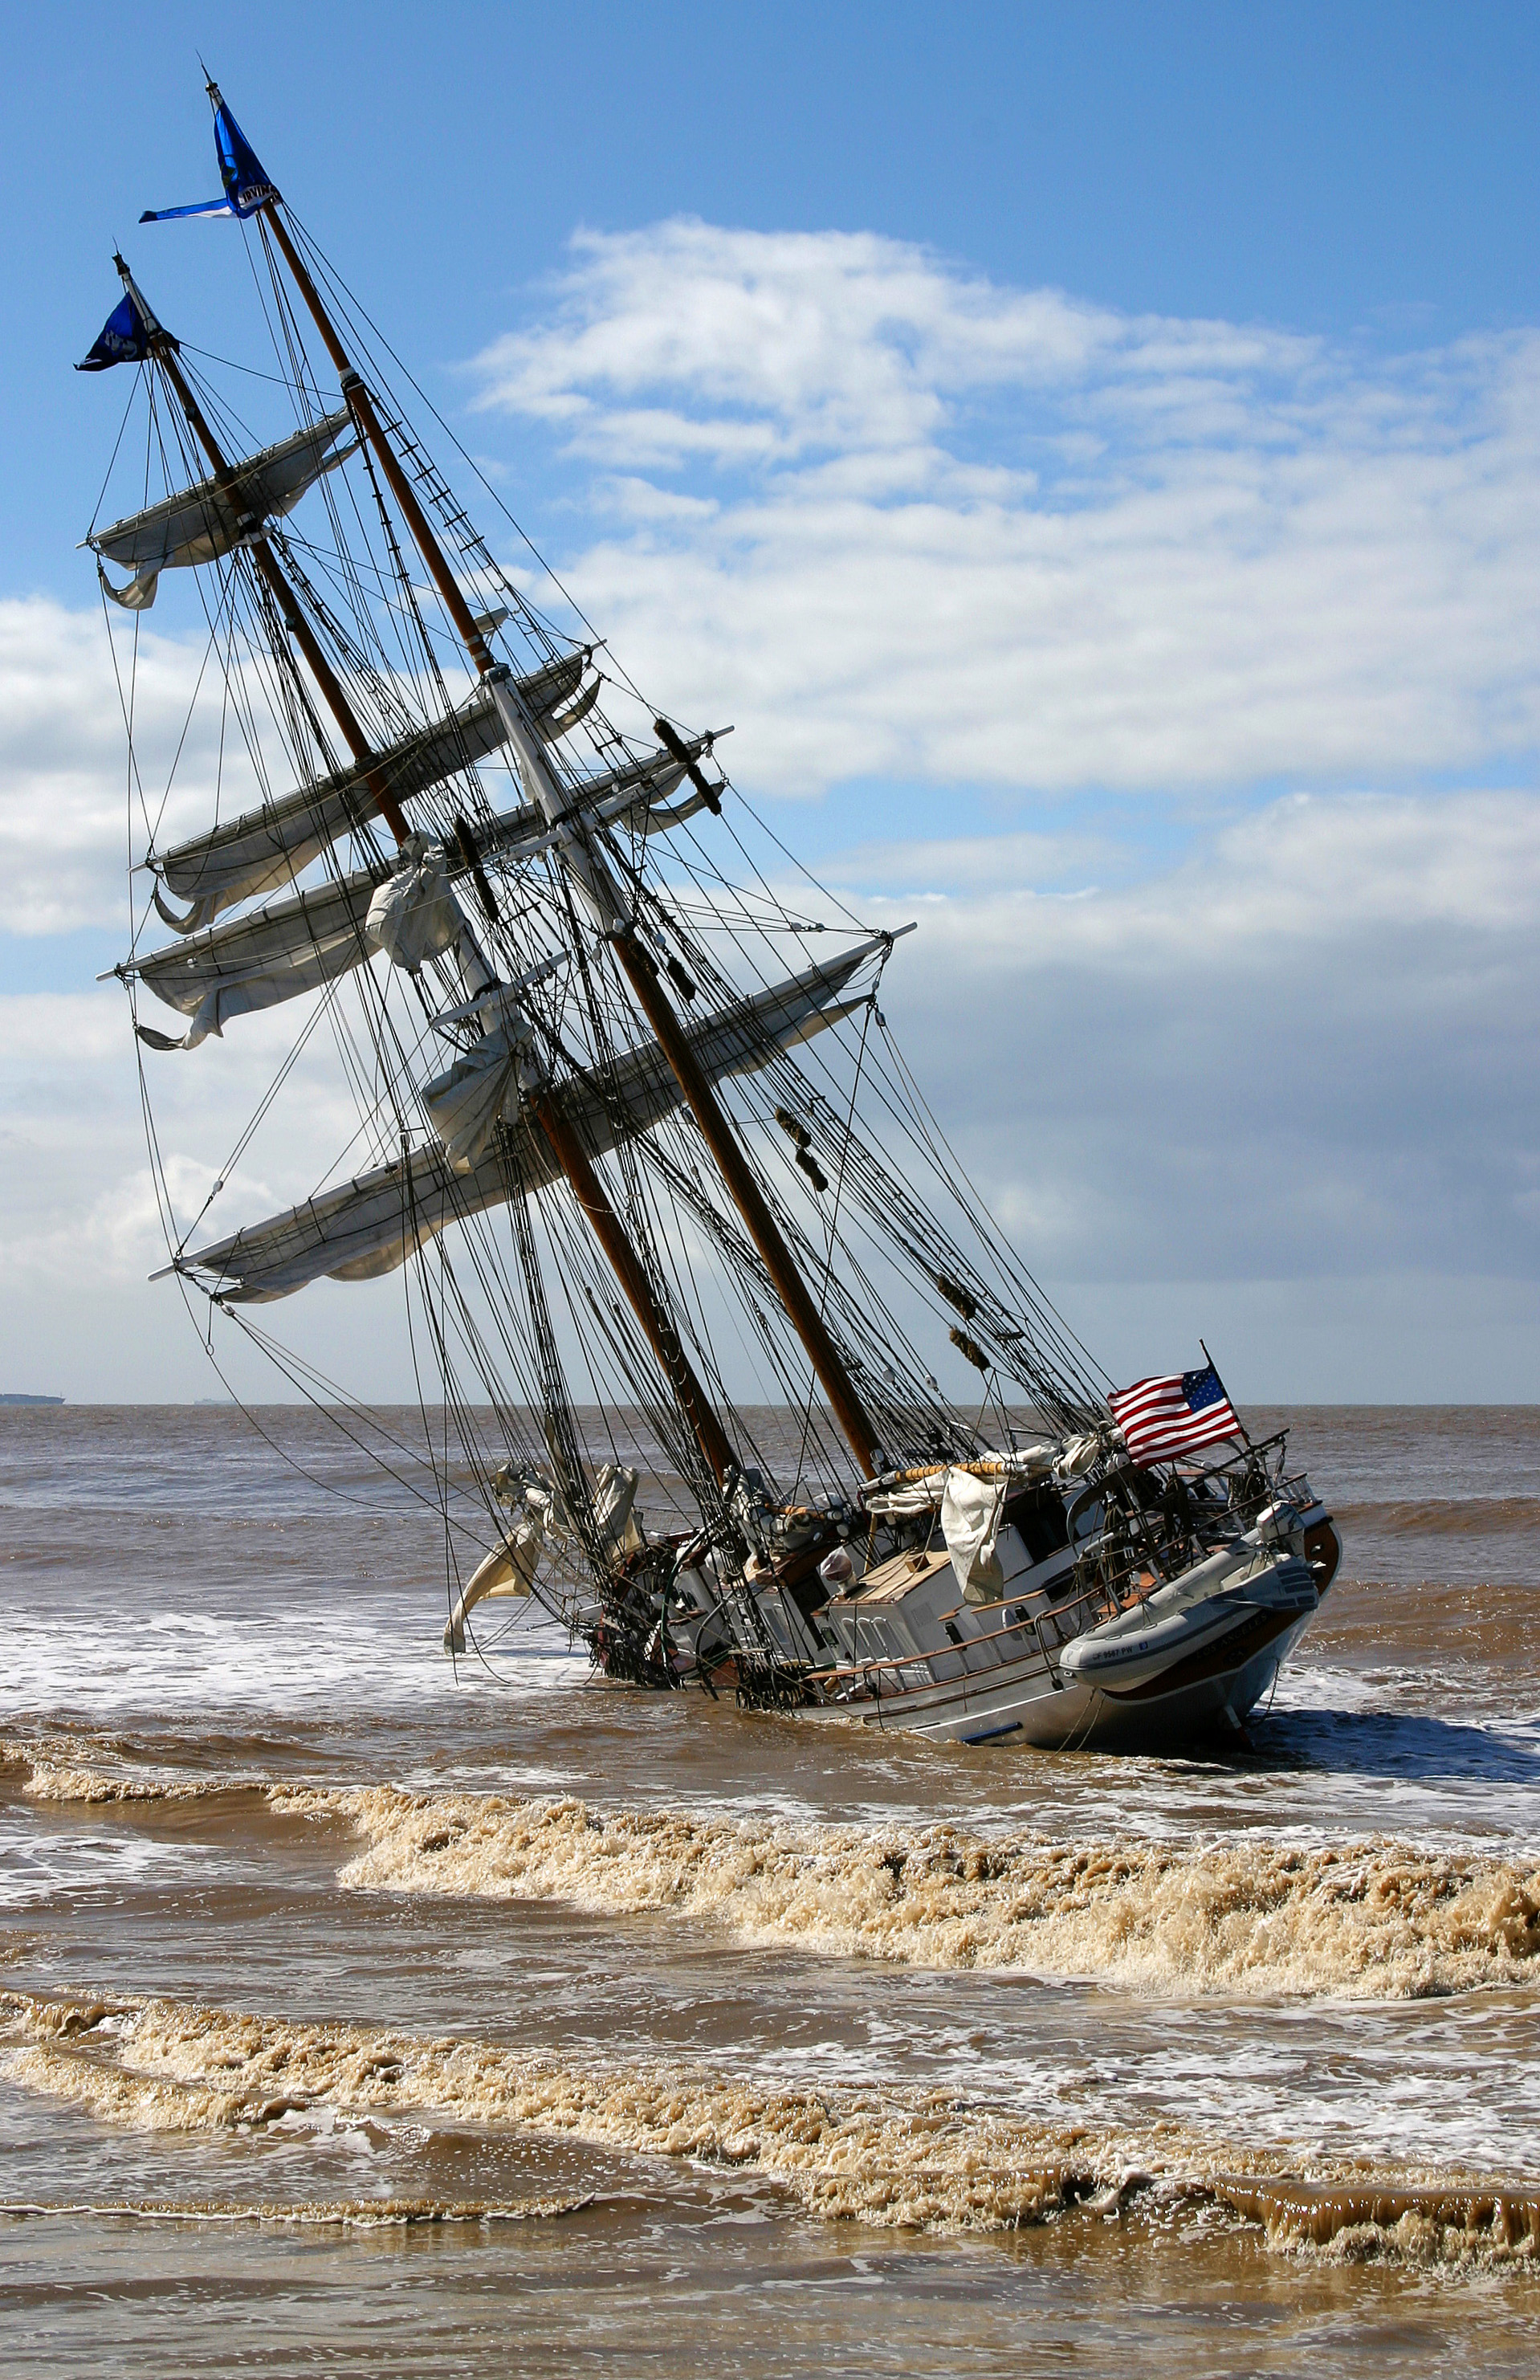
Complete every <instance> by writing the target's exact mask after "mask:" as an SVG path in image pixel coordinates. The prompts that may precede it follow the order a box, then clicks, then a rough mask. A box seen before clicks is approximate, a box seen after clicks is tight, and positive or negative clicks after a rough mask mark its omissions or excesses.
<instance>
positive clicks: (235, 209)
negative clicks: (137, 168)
mask: <svg viewBox="0 0 1540 2380" xmlns="http://www.w3.org/2000/svg"><path fill="white" fill-rule="evenodd" d="M214 147H215V149H216V151H217V152H218V154H219V178H220V180H221V181H222V182H223V183H224V197H223V198H219V199H202V200H199V202H198V203H197V205H195V206H190V207H160V208H154V207H147V208H146V209H145V211H144V212H143V214H141V215H140V217H139V221H140V223H174V222H176V219H177V218H178V217H179V216H183V215H239V216H241V217H245V216H247V215H254V214H255V213H256V212H257V210H258V208H259V207H265V206H266V205H267V204H268V202H269V200H273V199H276V198H277V196H278V191H277V188H276V187H275V186H274V184H273V183H272V182H270V181H269V180H268V178H267V176H266V175H265V174H264V173H263V171H262V168H261V164H260V162H259V160H258V158H257V155H256V152H255V151H254V150H253V149H252V147H251V143H250V142H249V140H248V139H247V137H246V135H245V133H244V132H243V131H242V130H241V128H240V126H239V125H238V124H237V123H236V119H235V117H234V116H233V115H231V113H230V111H229V109H228V108H227V107H226V106H225V104H224V101H223V100H220V102H219V103H218V105H217V106H216V107H215V109H214Z"/></svg>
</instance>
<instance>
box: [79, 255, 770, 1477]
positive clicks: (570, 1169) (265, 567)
mask: <svg viewBox="0 0 1540 2380" xmlns="http://www.w3.org/2000/svg"><path fill="white" fill-rule="evenodd" d="M116 263H117V267H118V271H119V273H121V274H122V276H123V280H124V284H125V286H126V287H128V288H129V289H131V290H132V294H133V298H134V302H135V304H136V305H137V306H138V308H139V312H140V314H141V315H142V316H143V318H144V322H145V324H146V327H147V329H148V332H149V337H150V346H151V350H152V354H153V355H154V357H155V360H156V361H157V363H159V364H160V366H161V368H162V370H164V373H165V375H166V378H167V379H168V380H169V381H170V383H171V385H172V387H173V388H174V389H175V390H176V395H177V399H178V401H179V403H180V404H181V407H182V409H183V411H184V412H185V413H186V415H187V418H188V423H189V424H190V426H191V428H192V431H193V433H194V435H195V436H196V437H197V439H198V440H199V443H200V444H201V446H202V448H203V451H204V453H205V454H206V455H208V458H209V463H210V466H211V468H212V471H213V474H214V478H215V480H216V483H217V484H218V485H219V487H220V488H221V490H222V492H224V493H225V494H226V495H230V494H231V493H232V492H233V491H234V489H235V487H236V478H237V475H236V472H235V471H234V470H233V469H232V468H231V466H230V464H229V463H228V461H227V460H226V459H225V456H224V453H223V452H222V450H221V448H220V445H219V442H218V440H217V439H216V438H215V436H214V433H213V431H212V429H211V428H210V427H209V423H208V419H207V418H206V416H205V415H204V412H203V409H202V407H201V406H200V404H199V402H198V399H197V397H196V395H194V394H193V391H192V389H191V387H190V386H189V385H188V378H187V375H186V373H185V372H184V371H183V370H182V367H181V364H180V362H179V361H178V359H177V355H176V342H175V341H174V340H173V339H172V338H171V336H170V334H169V333H168V332H166V331H165V330H164V329H163V328H162V326H161V324H160V323H159V322H157V321H156V319H155V317H154V315H153V314H152V312H151V310H150V308H149V307H148V306H147V305H146V304H145V302H144V298H143V296H142V295H141V293H140V292H139V289H138V288H137V287H135V286H134V285H133V283H132V280H131V278H130V276H129V273H128V268H127V265H126V264H125V263H124V261H123V259H122V258H121V257H119V258H117V259H116ZM370 410H371V412H372V408H371V409H370ZM376 434H378V425H376ZM248 550H249V553H250V554H251V556H252V559H253V561H254V562H255V563H256V565H257V567H258V569H259V570H260V571H261V574H262V577H263V578H264V579H265V580H266V582H267V584H268V586H269V588H270V589H272V592H273V600H274V601H276V603H277V605H278V609H279V611H280V613H282V615H283V619H284V624H285V626H286V627H287V628H288V630H289V632H290V634H291V635H292V636H293V637H294V639H295V641H296V643H297V645H298V647H299V649H300V650H301V652H303V654H304V656H305V659H306V661H307V662H309V666H310V671H311V674H312V675H313V676H314V678H315V680H316V683H317V685H318V686H320V687H321V692H322V694H323V695H324V696H325V698H326V701H327V704H328V707H329V708H330V710H331V711H332V713H333V717H334V718H335V720H336V722H337V724H338V726H339V727H340V728H341V730H342V732H343V734H344V735H345V736H346V739H347V742H348V744H349V746H350V747H351V748H352V751H353V755H354V758H355V759H358V760H359V761H363V762H365V763H366V766H365V770H364V776H365V782H366V783H367V784H368V785H369V788H370V793H371V794H372V795H373V796H374V800H375V803H376V805H377V807H378V808H379V810H380V814H381V816H382V818H383V819H384V820H385V822H386V824H387V825H388V826H389V828H390V830H391V832H392V833H393V834H394V836H395V839H396V843H397V844H398V845H399V844H404V843H405V842H406V839H407V834H408V832H409V830H408V828H407V825H406V820H405V818H404V817H403V816H402V813H401V809H400V807H399V806H398V804H397V803H396V802H395V801H394V799H393V798H392V796H391V794H390V792H389V789H388V788H387V786H386V784H385V782H384V779H383V778H382V775H381V774H380V772H379V771H378V770H377V769H371V768H370V767H368V766H367V762H368V759H369V755H370V746H369V739H368V737H367V736H366V735H365V734H364V732H363V729H362V727H361V725H360V724H359V722H358V716H357V714H356V713H355V711H354V710H353V707H352V705H351V704H350V703H349V701H348V699H347V697H346V694H345V693H344V691H343V689H342V686H340V685H339V683H338V681H337V677H336V674H335V672H334V671H333V668H332V666H331V663H330V662H328V661H327V659H326V656H325V654H324V652H323V651H322V650H321V645H320V643H319V641H318V639H317V637H316V635H315V632H314V630H313V629H312V628H311V626H310V624H309V621H308V620H307V619H306V618H305V615H304V613H302V612H301V611H300V609H299V605H298V603H297V600H296V598H295V595H294V590H293V589H292V588H291V587H290V586H289V583H288V580H287V579H286V578H285V576H284V573H283V571H282V569H281V568H280V566H279V564H278V561H277V558H276V556H275V555H274V554H273V549H272V547H271V546H270V545H269V544H268V541H267V540H266V539H265V538H257V539H254V540H252V542H251V544H250V546H249V549H248ZM468 618H469V614H468V613H467V620H468ZM483 650H484V648H483ZM531 1106H532V1108H533V1111H534V1114H535V1117H536V1120H537V1121H538V1123H540V1129H541V1130H542V1131H543V1133H544V1134H545V1136H546V1139H547V1140H548V1141H549V1143H550V1144H551V1149H552V1155H553V1156H554V1157H555V1159H556V1161H557V1163H558V1165H560V1167H561V1168H562V1171H563V1172H564V1174H565V1175H566V1177H567V1179H568V1181H569V1182H570V1183H571V1184H572V1187H573V1193H574V1196H576V1200H577V1203H578V1205H579V1207H580V1208H582V1210H583V1212H584V1214H585V1215H586V1216H587V1217H588V1221H589V1222H590V1224H591V1225H592V1226H593V1230H594V1233H595V1236H596V1237H597V1239H598V1240H599V1243H600V1246H601V1247H602V1248H603V1250H604V1253H605V1255H606V1256H607V1257H609V1259H610V1262H611V1264H612V1266H613V1268H614V1271H615V1275H616V1278H617V1279H618V1281H619V1282H620V1285H621V1287H622V1288H623V1289H624V1292H625V1294H626V1297H627V1299H628V1300H629V1302H630V1304H631V1307H632V1310H633V1312H634V1313H635V1314H636V1317H637V1321H638V1322H639V1323H640V1324H641V1327H642V1330H644V1331H645V1333H646V1335H647V1339H648V1342H649V1345H650V1346H651V1348H652V1350H653V1352H654V1354H656V1355H657V1357H658V1360H659V1362H660V1364H661V1366H662V1367H663V1370H664V1372H665V1373H666V1374H667V1376H668V1380H669V1385H670V1386H671V1388H672V1389H673V1392H674V1394H675V1396H676V1397H677V1398H678V1400H679V1403H680V1405H681V1406H682V1408H683V1409H684V1412H685V1416H686V1418H687V1419H688V1421H689V1423H690V1426H691V1427H692V1429H693V1430H694V1432H695V1435H696V1439H697V1444H698V1445H699V1448H700V1451H701V1452H702V1454H703V1455H704V1456H705V1458H706V1461H707V1462H708V1463H709V1465H710V1467H711V1470H712V1472H713V1474H714V1475H715V1476H716V1479H717V1481H718V1483H719V1485H720V1483H721V1481H722V1479H723V1478H724V1477H725V1476H726V1474H727V1472H728V1470H729V1469H730V1468H731V1467H732V1466H733V1463H734V1456H733V1450H732V1448H731V1446H730V1445H729V1443H728V1440H727V1436H726V1433H725V1431H724V1430H723V1428H722V1426H721V1421H720V1420H719V1419H718V1417H717V1414H716V1410H715V1408H714V1407H713V1405H712V1403H711V1401H710V1399H709V1397H708V1395H707V1393H706V1391H705V1390H704V1389H703V1388H702V1386H701V1384H700V1381H699V1380H698V1378H697V1376H696V1373H695V1371H694V1369H693V1368H692V1366H691V1364H690V1361H689V1358H688V1357H687V1356H686V1354H685V1350H684V1348H683V1346H682V1345H681V1344H680V1341H679V1334H678V1332H677V1331H676V1330H675V1329H674V1327H673V1321H672V1319H671V1318H670V1317H669V1316H668V1315H667V1314H666V1313H664V1312H663V1310H662V1309H661V1306H660V1305H659V1303H658V1301H657V1299H656V1298H655V1297H654V1295H653V1293H652V1288H651V1284H650V1283H649V1281H648V1278H647V1274H646V1272H645V1270H644V1269H643V1267H642V1265H641V1263H640V1261H639V1259H638V1258H637V1254H636V1251H635V1249H634V1248H633V1247H632V1245H631V1244H630V1241H629V1240H628V1238H627V1237H626V1233H625V1227H624V1224H623V1223H622V1221H621V1220H620V1217H619V1216H618V1215H617V1214H616V1213H615V1210H614V1208H613V1207H612V1205H611V1203H610V1201H609V1199H608V1198H607V1197H606V1196H605V1194H604V1189H603V1185H602V1184H600V1180H599V1177H598V1175H597V1174H596V1173H595V1172H594V1170H593V1166H592V1165H591V1163H590V1162H589V1160H588V1152H587V1150H586V1149H585V1148H584V1147H583V1145H582V1143H581V1141H580V1140H579V1139H578V1137H577V1135H576V1133H575V1132H574V1131H573V1129H572V1126H571V1125H570V1124H569V1123H567V1120H566V1118H565V1117H564V1115H563V1114H562V1113H561V1111H560V1110H559V1109H558V1108H557V1106H556V1103H555V1100H554V1099H553V1098H552V1095H551V1093H550V1092H549V1091H542V1092H540V1093H539V1094H537V1096H536V1097H535V1098H534V1099H533V1100H532V1101H531Z"/></svg>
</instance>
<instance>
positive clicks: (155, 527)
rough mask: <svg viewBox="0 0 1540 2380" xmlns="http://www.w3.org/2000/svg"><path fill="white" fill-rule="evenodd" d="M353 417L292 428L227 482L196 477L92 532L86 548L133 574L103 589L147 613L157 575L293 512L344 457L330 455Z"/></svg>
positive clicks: (208, 558)
mask: <svg viewBox="0 0 1540 2380" xmlns="http://www.w3.org/2000/svg"><path fill="white" fill-rule="evenodd" d="M351 420H352V416H351V414H350V413H349V412H348V410H347V407H346V406H343V407H341V408H340V409H339V410H338V411H337V412H335V413H329V414H327V415H326V416H325V418H324V419H322V420H321V421H316V422H312V423H311V424H310V425H309V428H308V429H305V430H297V431H295V433H294V435H293V437H292V438H285V439H281V440H280V441H279V443H278V444H277V445H276V446H267V447H264V448H263V450H262V452H261V454H260V455H252V456H251V457H250V459H249V461H248V462H245V463H237V464H236V466H235V468H234V471H233V474H232V476H231V479H230V480H229V482H228V483H227V484H222V483H221V481H220V480H200V481H199V482H198V485H197V486H196V487H195V488H184V489H183V490H182V492H181V493H180V494H179V495H175V496H166V497H164V499H163V500H162V502H161V503H160V504H152V505H151V506H150V507H149V509H148V511H146V512H142V513H131V514H130V515H129V516H128V517H127V520H120V521H115V522H114V523H113V525H112V527H111V528H104V529H98V530H96V531H95V532H93V534H92V535H91V537H89V538H88V539H87V540H86V542H87V544H88V545H91V546H93V547H94V548H95V550H96V552H97V553H98V554H99V555H104V556H105V557H106V559H107V560H108V561H109V562H117V563H121V564H122V565H124V566H125V567H126V568H131V569H132V570H133V572H134V577H133V578H132V580H131V581H130V583H129V585H128V586H127V588H125V589H117V588H115V587H113V586H111V585H110V584H108V585H107V592H108V593H109V594H110V595H114V596H115V597H116V600H117V601H119V602H121V603H124V604H126V605H127V609H128V610H129V611H131V612H142V611H147V610H148V609H149V607H150V605H151V604H152V602H153V601H154V600H155V582H156V580H157V579H158V578H159V577H160V575H161V572H162V571H163V570H175V569H178V568H181V567H184V566H186V565H188V564H191V563H198V562H212V561H214V560H216V559H217V557H218V556H219V555H220V554H222V553H229V552H230V551H231V549H232V548H233V547H235V546H237V545H239V544H240V543H241V542H242V540H244V539H246V538H249V537H250V536H252V535H253V534H256V533H258V532H260V530H261V526H262V524H263V522H264V521H270V520H277V519H281V518H282V516H284V514H285V513H287V512H292V511H293V509H294V507H295V505H296V504H297V503H298V502H299V499H300V497H301V496H302V495H303V494H304V492H305V491H306V489H307V488H309V487H311V486H313V485H314V483H315V481H316V480H319V479H320V477H321V473H322V472H323V471H329V470H331V469H333V468H334V466H335V465H336V464H338V463H340V462H341V461H342V460H343V459H344V458H343V456H342V455H334V454H333V452H332V450H333V447H334V446H335V444H336V443H337V440H338V439H339V438H340V437H341V436H342V435H343V432H344V431H346V429H347V428H348V426H349V423H350V422H351Z"/></svg>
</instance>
